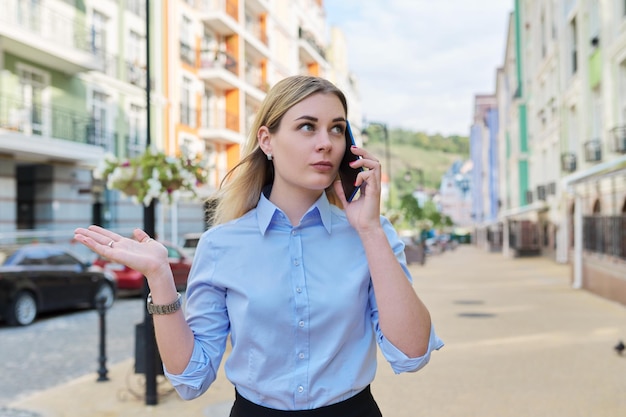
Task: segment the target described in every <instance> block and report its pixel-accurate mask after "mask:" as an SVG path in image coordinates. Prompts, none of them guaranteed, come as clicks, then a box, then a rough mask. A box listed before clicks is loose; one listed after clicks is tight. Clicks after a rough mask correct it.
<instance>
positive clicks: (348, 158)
mask: <svg viewBox="0 0 626 417" xmlns="http://www.w3.org/2000/svg"><path fill="white" fill-rule="evenodd" d="M345 137H346V152H345V153H344V154H343V159H342V160H341V164H340V165H339V178H340V179H341V185H342V186H343V192H344V194H345V195H346V200H348V202H350V201H352V199H353V198H354V197H355V196H356V194H357V192H358V191H359V187H356V186H355V185H354V183H355V182H356V177H357V175H359V172H361V171H363V168H360V167H359V168H352V167H351V166H350V162H352V161H356V160H358V159H359V156H357V155H355V154H353V153H352V152H351V151H350V148H351V147H352V146H353V145H356V143H355V142H354V136H352V130H351V129H350V123H349V122H348V121H347V120H346V134H345Z"/></svg>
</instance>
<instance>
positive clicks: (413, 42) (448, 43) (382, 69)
mask: <svg viewBox="0 0 626 417" xmlns="http://www.w3.org/2000/svg"><path fill="white" fill-rule="evenodd" d="M324 7H325V9H326V13H327V19H328V21H329V23H330V24H331V25H333V26H338V27H339V28H341V29H342V31H343V32H344V34H345V35H346V38H347V42H348V64H349V67H350V69H351V71H352V72H353V73H354V74H355V75H356V77H357V79H358V80H359V86H360V89H361V98H362V103H361V104H362V108H363V114H364V115H365V117H366V118H367V119H368V120H376V121H385V122H386V123H388V124H389V126H391V127H403V128H407V129H414V130H420V131H426V132H429V133H436V132H438V133H442V134H461V135H468V134H469V126H470V124H471V121H472V111H473V98H474V95H475V94H483V93H493V92H494V89H495V73H496V69H497V68H498V67H499V66H501V65H502V60H503V58H504V45H505V41H506V31H507V24H508V15H509V13H510V12H511V11H512V10H513V2H512V1H506V0H482V1H480V2H469V1H467V0H444V1H432V0H369V1H362V0H358V1H357V0H327V1H325V2H324Z"/></svg>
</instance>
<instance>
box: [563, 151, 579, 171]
mask: <svg viewBox="0 0 626 417" xmlns="http://www.w3.org/2000/svg"><path fill="white" fill-rule="evenodd" d="M576 159H577V158H576V154H574V153H572V152H565V153H562V154H561V170H562V171H563V172H574V171H576Z"/></svg>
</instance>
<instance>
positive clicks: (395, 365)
mask: <svg viewBox="0 0 626 417" xmlns="http://www.w3.org/2000/svg"><path fill="white" fill-rule="evenodd" d="M377 333H378V346H380V350H381V351H382V353H383V356H384V357H385V359H387V362H389V364H390V365H391V368H392V369H393V371H394V372H395V373H396V374H400V373H402V372H416V371H419V370H420V369H422V368H423V367H424V366H426V364H427V363H428V361H430V354H431V353H432V352H433V351H434V350H439V349H441V348H442V347H443V341H442V340H441V339H439V337H438V336H437V334H436V333H435V327H434V326H433V325H431V326H430V336H429V338H428V349H427V350H426V353H425V354H424V355H422V356H420V357H417V358H411V357H408V356H407V355H405V354H404V353H403V352H402V351H401V350H399V349H398V348H397V347H395V346H394V345H393V344H392V343H391V342H390V341H389V340H387V339H386V338H385V337H384V336H383V335H382V333H381V332H377Z"/></svg>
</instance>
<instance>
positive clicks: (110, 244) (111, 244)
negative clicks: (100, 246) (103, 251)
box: [107, 240, 115, 248]
mask: <svg viewBox="0 0 626 417" xmlns="http://www.w3.org/2000/svg"><path fill="white" fill-rule="evenodd" d="M113 243H115V241H114V240H112V241H110V242H109V243H108V244H107V246H108V247H110V248H112V247H113Z"/></svg>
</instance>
